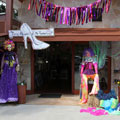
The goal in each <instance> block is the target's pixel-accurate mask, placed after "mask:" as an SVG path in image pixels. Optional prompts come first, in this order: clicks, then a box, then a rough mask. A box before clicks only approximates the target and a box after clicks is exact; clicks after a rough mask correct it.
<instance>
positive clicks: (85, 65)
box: [80, 48, 99, 104]
mask: <svg viewBox="0 0 120 120" xmlns="http://www.w3.org/2000/svg"><path fill="white" fill-rule="evenodd" d="M80 74H81V90H82V98H81V99H80V104H84V103H87V100H88V80H89V79H92V80H94V84H93V87H92V90H91V92H90V93H89V95H95V94H97V93H98V91H99V76H98V64H97V58H96V56H95V55H94V52H93V50H92V49H91V48H88V49H85V50H84V52H83V60H82V65H81V73H80Z"/></svg>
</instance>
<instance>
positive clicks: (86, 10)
mask: <svg viewBox="0 0 120 120" xmlns="http://www.w3.org/2000/svg"><path fill="white" fill-rule="evenodd" d="M86 23H88V8H86Z"/></svg>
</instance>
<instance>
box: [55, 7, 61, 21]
mask: <svg viewBox="0 0 120 120" xmlns="http://www.w3.org/2000/svg"><path fill="white" fill-rule="evenodd" d="M59 10H60V7H57V8H56V16H55V22H58V13H59Z"/></svg>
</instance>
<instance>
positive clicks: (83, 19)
mask: <svg viewBox="0 0 120 120" xmlns="http://www.w3.org/2000/svg"><path fill="white" fill-rule="evenodd" d="M84 21H85V10H83V16H82V25H83V24H84Z"/></svg>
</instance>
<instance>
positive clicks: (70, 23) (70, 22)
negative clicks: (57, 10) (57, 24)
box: [69, 8, 72, 25]
mask: <svg viewBox="0 0 120 120" xmlns="http://www.w3.org/2000/svg"><path fill="white" fill-rule="evenodd" d="M69 25H72V10H71V8H70V21H69Z"/></svg>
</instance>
